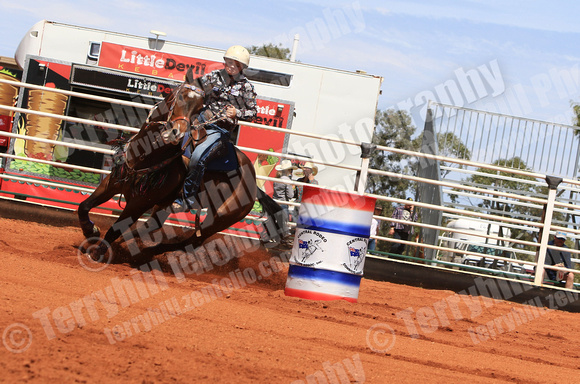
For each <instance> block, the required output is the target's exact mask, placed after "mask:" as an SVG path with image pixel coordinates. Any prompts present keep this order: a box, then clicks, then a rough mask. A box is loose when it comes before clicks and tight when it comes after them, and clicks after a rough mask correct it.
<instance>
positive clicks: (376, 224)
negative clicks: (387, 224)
mask: <svg viewBox="0 0 580 384" xmlns="http://www.w3.org/2000/svg"><path fill="white" fill-rule="evenodd" d="M382 213H383V207H381V206H380V205H376V206H375V211H374V213H373V215H374V216H380V215H382ZM381 224H382V222H380V221H379V220H378V219H375V218H374V217H373V219H372V221H371V234H370V235H371V237H372V236H376V235H377V233H378V232H379V229H380V227H381ZM376 248H377V241H376V239H371V238H369V246H368V250H369V251H374V250H375V249H376Z"/></svg>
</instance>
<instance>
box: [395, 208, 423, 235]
mask: <svg viewBox="0 0 580 384" xmlns="http://www.w3.org/2000/svg"><path fill="white" fill-rule="evenodd" d="M413 211H414V210H413ZM391 217H392V218H393V219H398V220H406V221H410V222H415V221H417V212H411V211H409V210H407V209H405V206H400V207H397V208H395V211H394V212H393V214H392V216H391ZM391 227H394V228H395V230H403V231H405V232H408V233H409V234H411V235H412V234H413V232H414V229H415V227H414V226H413V225H409V224H401V223H395V222H392V223H391Z"/></svg>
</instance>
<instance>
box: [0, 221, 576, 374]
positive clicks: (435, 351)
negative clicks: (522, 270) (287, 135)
mask: <svg viewBox="0 0 580 384" xmlns="http://www.w3.org/2000/svg"><path fill="white" fill-rule="evenodd" d="M82 241H83V238H82V235H81V232H80V230H79V229H78V228H73V227H52V226H46V225H42V224H37V223H30V222H24V221H17V220H9V219H0V245H1V250H0V260H1V266H2V273H1V277H0V304H1V307H2V311H0V333H1V334H2V342H3V345H0V382H6V383H16V382H32V383H48V382H63V383H65V382H66V383H73V382H80V383H107V382H129V383H193V382H196V383H198V382H199V383H349V382H361V383H362V382H366V383H395V382H396V383H458V382H469V383H487V382H513V383H577V382H580V336H579V335H578V333H577V329H578V323H579V322H580V315H579V314H575V313H567V312H562V311H546V312H538V311H530V309H529V307H527V306H523V305H520V304H514V303H510V302H502V301H495V300H491V299H490V300H487V301H483V300H482V299H480V298H472V299H473V300H474V301H473V302H470V301H464V300H463V299H459V297H458V296H456V295H454V294H453V292H450V291H439V290H426V289H421V288H415V287H409V286H403V285H396V284H390V283H385V282H375V281H371V280H366V279H363V280H362V283H361V289H360V294H359V301H358V303H348V302H346V301H327V302H322V301H310V300H303V299H298V298H295V297H287V296H285V295H284V285H285V281H286V270H287V269H286V266H285V265H282V264H279V263H274V262H272V261H271V260H270V257H271V256H272V254H269V253H268V252H267V251H266V250H265V249H263V248H261V249H258V250H255V251H253V252H243V251H241V250H239V251H238V252H237V253H236V254H235V255H232V256H235V257H233V258H232V260H230V261H229V262H228V263H226V264H225V265H222V266H215V267H214V268H213V269H212V270H211V271H210V272H206V273H203V274H200V275H197V274H194V273H193V274H192V273H190V274H187V273H186V272H187V270H183V271H180V272H184V275H176V274H174V273H173V272H172V268H171V265H170V264H169V260H171V258H172V257H176V256H179V255H182V254H173V255H163V256H161V257H158V258H156V259H155V260H154V261H153V262H152V265H153V266H154V267H155V266H158V267H159V269H160V271H159V270H155V272H147V271H145V272H142V271H140V270H138V269H136V268H135V267H134V266H130V265H129V264H113V265H108V266H106V268H104V269H102V270H100V271H92V270H90V268H96V267H101V265H96V266H95V265H92V264H87V262H86V261H85V260H84V259H79V258H78V257H77V255H78V254H77V250H76V248H77V247H78V246H79V245H80V244H81V243H82ZM222 243H223V242H222ZM122 250H123V248H121V249H120V250H118V251H119V252H122ZM214 256H215V255H214ZM79 260H82V261H83V263H85V265H86V267H83V266H82V265H81V262H80V261H79ZM218 261H219V260H218ZM221 261H223V260H221ZM221 261H219V264H223V263H222V262H221ZM260 262H263V263H261V264H260ZM150 265H151V264H150ZM186 266H187V265H186ZM264 266H266V268H264ZM279 267H281V268H279ZM273 270H280V272H278V273H274V272H273ZM244 271H245V273H246V275H247V276H249V277H250V278H252V275H251V273H250V272H251V271H254V272H255V273H256V277H257V276H262V279H261V280H259V281H257V282H255V283H253V284H252V283H251V280H252V279H247V278H245V277H244V275H242V273H243V272H244ZM232 276H234V277H233V278H232ZM236 276H237V277H238V281H237V282H238V284H237V286H234V287H232V286H231V285H225V286H223V288H222V289H221V290H220V288H214V290H213V291H212V290H210V289H209V288H208V286H209V285H210V284H215V286H214V287H220V285H219V284H226V283H227V282H228V281H229V282H232V284H234V285H235V283H234V280H235V279H236ZM226 277H227V278H229V279H230V280H227V279H226V280H224V278H226ZM242 281H243V283H242ZM121 286H122V287H124V290H123V289H121V288H119V287H121ZM210 291H211V292H213V293H215V294H216V295H215V296H209V293H208V292H210ZM218 292H219V295H218V294H217V293H218ZM454 299H458V301H456V303H457V305H456V306H453V307H452V306H451V305H450V304H449V306H447V307H446V308H443V309H442V310H439V313H440V317H438V318H437V317H436V316H435V315H434V314H435V310H436V309H439V307H438V305H439V304H441V303H451V302H453V300H454ZM560 299H564V298H563V297H561V298H560ZM468 303H469V304H470V306H467V304H468ZM168 304H169V308H168ZM172 306H173V307H174V312H173V314H171V309H170V308H171V307H172ZM175 307H178V309H175ZM410 307H411V308H412V309H413V313H412V315H410V317H409V318H408V319H407V322H408V325H407V324H406V323H405V320H403V319H402V317H404V316H403V315H402V311H404V310H405V309H407V308H410ZM525 308H526V309H527V311H526V310H524V309H525ZM526 313H527V317H526ZM516 318H517V321H516V320H514V319H516ZM131 319H133V320H134V321H133V323H132V322H131V321H132V320H131ZM494 320H495V324H497V325H498V326H499V327H500V328H492V331H493V334H491V335H490V334H489V333H488V334H487V336H486V335H485V334H484V333H483V332H482V330H483V327H484V326H487V325H488V324H492V323H491V322H493V321H494ZM508 320H514V321H515V323H511V327H509V326H508ZM502 321H503V322H502ZM413 327H415V329H413ZM478 327H479V328H478ZM487 329H488V330H489V328H487ZM494 329H495V331H494ZM475 332H479V334H476V333H475ZM129 333H130V334H129ZM490 336H492V337H490Z"/></svg>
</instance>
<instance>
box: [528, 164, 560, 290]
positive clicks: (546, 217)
mask: <svg viewBox="0 0 580 384" xmlns="http://www.w3.org/2000/svg"><path fill="white" fill-rule="evenodd" d="M546 182H547V183H548V201H547V203H546V205H544V212H543V215H542V218H543V221H544V227H543V228H542V230H541V232H540V248H539V249H538V250H537V251H536V252H537V253H536V263H537V264H536V275H535V277H534V285H542V281H543V279H544V264H545V260H546V250H547V245H548V240H549V239H550V226H551V224H552V215H553V213H554V202H555V201H556V192H557V189H558V185H560V183H561V182H562V178H561V177H555V176H546Z"/></svg>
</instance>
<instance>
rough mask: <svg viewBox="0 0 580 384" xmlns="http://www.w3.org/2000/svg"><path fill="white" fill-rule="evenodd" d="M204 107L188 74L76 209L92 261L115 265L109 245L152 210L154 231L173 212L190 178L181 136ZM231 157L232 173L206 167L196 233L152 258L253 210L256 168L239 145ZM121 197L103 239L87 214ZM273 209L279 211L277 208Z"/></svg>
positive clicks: (196, 132) (158, 249)
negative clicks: (203, 212)
mask: <svg viewBox="0 0 580 384" xmlns="http://www.w3.org/2000/svg"><path fill="white" fill-rule="evenodd" d="M203 102H204V90H203V89H202V87H201V85H200V83H199V80H198V79H194V78H193V74H192V71H191V69H189V70H188V72H187V75H186V79H185V82H184V83H182V84H181V85H180V86H178V87H177V88H176V89H175V90H174V91H173V92H172V93H171V94H169V95H167V96H166V97H165V99H164V100H163V101H161V102H160V103H159V104H158V105H157V106H156V107H155V108H154V109H153V110H152V113H151V114H150V116H149V118H148V119H147V121H146V122H145V123H144V124H143V125H142V127H141V130H140V131H139V132H138V133H137V134H135V135H134V136H133V137H131V138H130V139H129V140H128V141H127V142H126V143H125V144H124V145H123V147H122V150H120V151H118V152H117V154H116V155H114V163H115V164H114V166H113V168H112V170H111V173H110V174H109V175H108V176H107V177H106V178H105V179H103V181H102V182H101V183H100V184H99V186H98V187H97V188H96V189H95V191H94V192H93V193H92V194H91V195H90V196H89V197H88V198H87V199H86V200H84V201H83V202H82V203H81V204H80V205H79V208H78V217H79V223H80V227H81V229H82V231H83V234H84V236H85V237H86V238H87V239H95V240H96V241H95V242H94V244H93V245H91V246H90V247H88V249H86V250H84V251H87V255H88V256H89V257H90V258H91V259H92V260H94V261H98V262H103V261H104V257H105V255H107V254H108V260H111V259H112V257H113V255H112V249H111V248H110V246H111V244H112V243H113V242H114V241H115V240H117V239H118V238H119V237H120V236H121V235H122V234H123V233H125V231H128V230H129V228H130V227H131V226H132V225H133V224H134V223H135V222H136V221H137V220H138V219H139V218H140V217H141V216H142V215H143V214H144V213H146V212H147V211H149V210H150V209H152V213H151V218H150V219H149V221H148V225H149V228H151V227H152V226H153V227H154V229H160V228H161V227H162V225H163V222H164V221H165V220H166V219H167V217H168V216H169V215H170V214H171V213H172V212H171V211H170V210H169V208H168V207H169V206H170V205H171V204H172V203H173V202H174V201H175V199H176V198H177V197H178V196H179V193H180V191H181V190H182V187H183V182H184V180H185V177H186V173H187V168H186V165H185V164H184V160H186V159H185V158H182V154H183V150H184V147H185V146H183V147H182V137H183V136H184V134H186V133H187V132H188V131H189V129H190V124H191V121H192V117H193V116H194V115H196V114H197V113H198V112H199V111H200V110H201V108H202V106H203ZM191 127H192V130H191V133H190V136H191V137H192V139H193V141H196V140H199V141H200V142H201V140H203V132H204V129H203V126H200V125H195V124H194V125H191ZM194 128H195V129H194ZM230 152H231V153H230V156H229V160H228V162H229V163H230V166H229V169H226V170H225V171H224V170H217V171H212V170H211V167H208V169H207V170H206V172H205V175H204V179H203V183H202V186H201V189H200V193H199V203H198V204H199V205H198V206H197V207H195V208H198V209H197V214H196V231H195V233H194V234H193V235H191V236H190V237H189V238H186V239H183V240H180V241H179V242H174V243H168V244H163V243H161V244H158V245H156V246H155V247H152V248H151V249H149V251H150V252H149V253H151V252H153V253H162V252H166V251H168V250H174V249H179V248H180V247H184V246H185V245H188V244H191V245H193V246H199V245H201V244H202V243H203V242H204V241H205V240H206V239H207V238H209V237H210V236H212V235H214V234H215V233H217V232H219V231H222V230H224V229H226V228H228V227H230V226H231V225H233V224H235V223H236V222H238V221H240V220H242V219H243V218H244V217H246V215H247V214H248V213H249V212H250V211H251V209H252V207H253V205H254V201H255V198H256V194H257V193H258V192H257V190H259V189H258V188H257V186H256V174H255V171H254V167H253V165H252V163H251V162H250V160H249V159H248V157H247V156H246V155H245V154H244V153H243V152H241V151H240V150H239V149H237V148H236V147H235V146H233V145H231V148H230ZM232 164H233V166H232ZM260 192H261V190H260ZM118 194H120V195H122V196H124V197H125V202H126V205H125V208H124V209H123V211H122V212H121V214H120V215H119V218H118V219H117V221H116V222H115V223H114V224H113V225H112V226H111V227H110V228H109V230H108V231H107V233H106V234H105V236H104V237H103V238H102V239H100V238H99V237H100V230H99V228H97V227H96V226H95V225H94V223H93V222H92V221H91V220H90V218H89V212H90V210H91V209H92V208H94V207H97V206H99V205H101V204H103V203H105V202H107V201H109V200H110V199H111V198H113V197H114V196H115V195H118ZM259 200H261V201H262V200H263V201H264V204H263V205H265V206H266V207H268V206H272V205H271V203H272V202H274V201H273V200H272V199H271V198H270V197H269V196H267V195H266V194H265V193H263V192H262V193H259ZM270 200H271V201H270ZM274 204H276V203H275V202H274ZM276 205H277V204H276ZM201 208H207V216H206V217H205V219H204V220H203V221H202V222H201V223H200V222H199V211H200V209H201ZM273 209H274V210H276V211H277V208H276V207H274V208H273ZM273 213H276V212H273ZM97 239H98V240H97Z"/></svg>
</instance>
